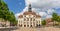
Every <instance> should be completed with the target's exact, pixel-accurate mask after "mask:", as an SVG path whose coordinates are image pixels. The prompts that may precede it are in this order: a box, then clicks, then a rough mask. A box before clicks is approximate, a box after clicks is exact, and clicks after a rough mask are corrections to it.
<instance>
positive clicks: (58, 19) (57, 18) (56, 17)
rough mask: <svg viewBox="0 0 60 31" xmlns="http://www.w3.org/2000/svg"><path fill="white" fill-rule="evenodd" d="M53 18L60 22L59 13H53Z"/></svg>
mask: <svg viewBox="0 0 60 31" xmlns="http://www.w3.org/2000/svg"><path fill="white" fill-rule="evenodd" d="M52 20H53V21H57V22H60V18H59V16H58V15H57V13H53V15H52Z"/></svg>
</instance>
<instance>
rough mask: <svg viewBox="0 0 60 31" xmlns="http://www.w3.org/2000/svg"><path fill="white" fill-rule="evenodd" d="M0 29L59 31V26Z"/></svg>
mask: <svg viewBox="0 0 60 31" xmlns="http://www.w3.org/2000/svg"><path fill="white" fill-rule="evenodd" d="M0 31H60V28H56V27H43V28H26V27H25V28H21V27H19V28H18V29H16V28H14V29H0Z"/></svg>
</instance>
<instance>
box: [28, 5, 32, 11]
mask: <svg viewBox="0 0 60 31" xmlns="http://www.w3.org/2000/svg"><path fill="white" fill-rule="evenodd" d="M31 10H32V8H31V4H29V6H28V12H32V11H31Z"/></svg>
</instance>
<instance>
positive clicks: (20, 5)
mask: <svg viewBox="0 0 60 31" xmlns="http://www.w3.org/2000/svg"><path fill="white" fill-rule="evenodd" d="M4 1H5V2H6V3H7V5H8V7H9V9H10V11H13V12H14V14H16V13H19V12H21V11H22V10H23V9H24V8H25V1H24V0H4Z"/></svg>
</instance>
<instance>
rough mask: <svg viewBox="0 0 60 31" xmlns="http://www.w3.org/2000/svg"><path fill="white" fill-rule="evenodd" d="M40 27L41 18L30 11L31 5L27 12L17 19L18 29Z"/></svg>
mask: <svg viewBox="0 0 60 31" xmlns="http://www.w3.org/2000/svg"><path fill="white" fill-rule="evenodd" d="M40 25H41V16H40V15H37V14H36V13H35V12H32V11H31V4H30V5H29V7H28V12H24V13H23V14H22V15H20V16H19V17H18V26H20V27H36V26H40Z"/></svg>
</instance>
